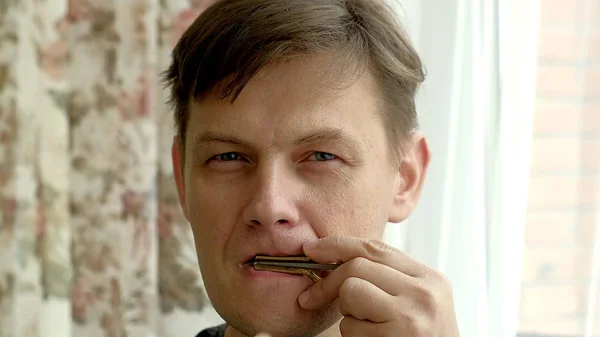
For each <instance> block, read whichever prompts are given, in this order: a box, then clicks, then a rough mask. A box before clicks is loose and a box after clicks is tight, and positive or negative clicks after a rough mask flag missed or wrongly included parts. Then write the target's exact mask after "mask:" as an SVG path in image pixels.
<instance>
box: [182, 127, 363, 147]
mask: <svg viewBox="0 0 600 337" xmlns="http://www.w3.org/2000/svg"><path fill="white" fill-rule="evenodd" d="M324 141H342V142H344V143H347V144H348V145H352V146H359V145H360V144H359V143H358V142H357V141H356V140H354V139H352V137H350V136H348V134H347V133H346V132H345V131H343V130H341V129H337V128H323V129H319V130H317V131H314V132H312V133H310V134H308V135H306V136H302V137H300V138H298V139H296V140H295V141H294V145H295V146H300V145H304V144H310V143H316V142H324ZM210 143H225V144H231V145H237V146H242V147H247V148H251V147H252V146H251V145H250V143H248V142H245V141H243V140H241V139H238V138H235V137H232V136H228V135H225V134H221V133H217V132H211V131H207V132H204V133H202V134H200V136H199V137H198V138H196V139H195V140H194V142H193V147H194V148H200V147H202V146H203V145H207V144H210Z"/></svg>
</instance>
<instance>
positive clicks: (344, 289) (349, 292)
mask: <svg viewBox="0 0 600 337" xmlns="http://www.w3.org/2000/svg"><path fill="white" fill-rule="evenodd" d="M360 287H361V280H360V279H359V278H358V277H349V278H347V279H345V280H344V282H342V285H341V286H340V293H339V297H340V299H344V298H349V297H352V296H354V294H355V293H356V291H357V290H358V289H360Z"/></svg>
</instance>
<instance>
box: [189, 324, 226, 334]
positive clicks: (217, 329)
mask: <svg viewBox="0 0 600 337" xmlns="http://www.w3.org/2000/svg"><path fill="white" fill-rule="evenodd" d="M226 327H227V325H226V324H221V325H218V326H215V327H212V328H208V329H206V330H202V332H200V333H199V334H198V335H196V337H223V336H225V328H226Z"/></svg>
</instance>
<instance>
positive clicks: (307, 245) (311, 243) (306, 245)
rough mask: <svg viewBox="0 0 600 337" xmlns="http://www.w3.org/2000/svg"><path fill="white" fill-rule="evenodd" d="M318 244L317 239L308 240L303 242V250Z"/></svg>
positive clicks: (313, 247)
mask: <svg viewBox="0 0 600 337" xmlns="http://www.w3.org/2000/svg"><path fill="white" fill-rule="evenodd" d="M318 244H319V241H309V242H305V243H304V250H305V251H307V250H315V248H317V245H318Z"/></svg>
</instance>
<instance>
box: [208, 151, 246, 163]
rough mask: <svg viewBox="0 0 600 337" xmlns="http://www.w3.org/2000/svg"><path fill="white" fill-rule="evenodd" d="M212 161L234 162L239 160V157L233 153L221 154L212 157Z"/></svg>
mask: <svg viewBox="0 0 600 337" xmlns="http://www.w3.org/2000/svg"><path fill="white" fill-rule="evenodd" d="M213 159H215V160H218V161H235V160H240V159H241V156H240V155H239V154H237V153H235V152H227V153H221V154H218V155H216V156H214V157H213Z"/></svg>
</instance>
